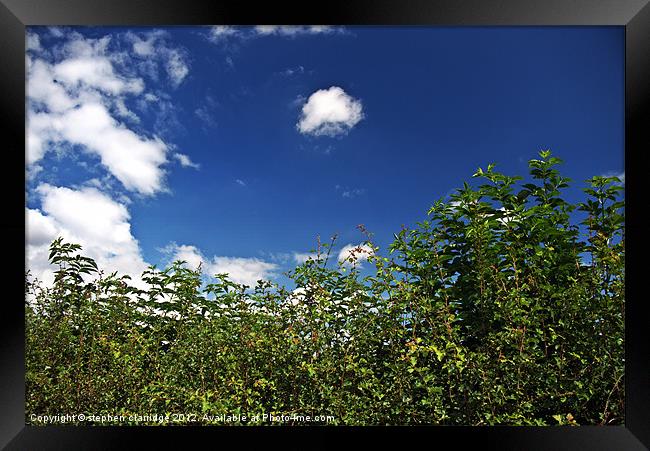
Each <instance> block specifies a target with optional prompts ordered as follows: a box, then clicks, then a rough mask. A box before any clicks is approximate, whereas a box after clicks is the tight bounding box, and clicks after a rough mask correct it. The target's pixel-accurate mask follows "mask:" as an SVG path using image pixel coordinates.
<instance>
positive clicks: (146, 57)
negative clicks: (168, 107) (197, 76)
mask: <svg viewBox="0 0 650 451" xmlns="http://www.w3.org/2000/svg"><path fill="white" fill-rule="evenodd" d="M125 37H126V39H127V40H128V41H129V42H131V43H132V48H133V53H134V54H135V56H136V57H138V58H141V61H139V63H138V65H139V67H140V68H141V69H142V70H143V71H144V72H145V73H147V74H148V76H149V77H151V78H153V79H154V80H157V79H158V73H157V72H158V67H162V68H164V70H165V72H166V73H167V76H168V77H169V80H170V81H171V83H172V86H173V87H174V88H177V87H178V86H179V85H180V84H181V83H182V82H183V80H184V79H185V77H186V76H187V75H188V74H189V65H188V63H187V60H186V58H185V56H184V55H183V52H181V51H180V50H179V49H177V48H172V47H171V46H170V45H168V43H167V42H166V41H167V37H168V33H167V32H166V31H164V30H153V31H148V32H144V33H133V32H128V33H126V35H125Z"/></svg>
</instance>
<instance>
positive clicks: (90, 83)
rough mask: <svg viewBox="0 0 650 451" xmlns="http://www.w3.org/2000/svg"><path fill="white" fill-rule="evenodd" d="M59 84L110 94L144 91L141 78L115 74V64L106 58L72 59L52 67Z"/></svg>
mask: <svg viewBox="0 0 650 451" xmlns="http://www.w3.org/2000/svg"><path fill="white" fill-rule="evenodd" d="M52 72H53V75H54V77H55V79H56V80H57V82H63V83H64V84H66V85H67V87H68V88H70V89H75V88H78V87H79V86H80V85H85V86H86V87H88V88H95V89H98V90H101V91H104V92H106V93H108V94H112V95H119V94H123V93H134V94H138V93H140V92H142V90H143V89H144V82H143V81H142V79H140V78H130V79H129V78H123V77H120V76H118V75H117V74H115V71H114V70H113V64H112V63H111V61H110V60H109V59H108V58H106V57H103V56H102V57H98V56H92V57H79V58H71V59H67V60H65V61H62V62H61V63H58V64H55V65H54V66H52Z"/></svg>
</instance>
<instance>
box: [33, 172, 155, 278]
mask: <svg viewBox="0 0 650 451" xmlns="http://www.w3.org/2000/svg"><path fill="white" fill-rule="evenodd" d="M36 193H37V194H38V196H39V197H40V200H41V204H42V207H41V209H40V210H38V209H29V208H28V209H26V224H27V226H26V237H25V238H26V244H27V249H26V251H27V252H26V253H27V267H28V269H29V270H30V272H31V274H32V275H33V276H35V277H36V278H38V279H39V280H41V281H42V282H43V283H44V284H45V285H50V284H51V283H52V282H53V280H54V270H55V269H56V268H55V267H54V266H51V265H50V264H49V263H48V248H49V245H50V243H51V242H52V240H54V239H55V238H56V237H58V236H62V237H63V238H64V240H65V241H68V242H74V243H78V244H80V245H81V246H82V247H83V250H82V252H83V254H84V255H86V256H88V257H91V258H93V259H95V261H96V262H97V264H98V265H99V267H100V268H104V269H106V270H107V271H110V272H112V271H118V273H120V274H128V275H130V276H131V277H132V278H133V282H134V284H135V285H136V286H140V287H144V284H143V282H142V281H141V280H140V279H139V276H140V275H141V273H142V271H144V270H145V269H146V267H147V263H146V262H145V261H144V260H143V258H142V255H141V252H140V248H139V245H138V242H137V240H136V239H135V238H134V237H133V235H132V234H131V225H130V223H129V220H130V215H129V212H128V210H127V208H126V206H125V205H124V204H121V203H119V202H116V201H115V200H113V199H112V198H110V197H109V196H107V195H106V194H103V193H101V192H100V191H99V190H97V189H96V188H94V187H85V188H81V189H70V188H65V187H56V186H52V185H48V184H41V185H39V186H38V188H37V189H36Z"/></svg>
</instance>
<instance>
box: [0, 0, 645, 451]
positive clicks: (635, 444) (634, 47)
mask: <svg viewBox="0 0 650 451" xmlns="http://www.w3.org/2000/svg"><path fill="white" fill-rule="evenodd" d="M648 2H649V0H572V1H568V0H545V1H542V0H537V1H535V0H489V1H488V0H409V1H402V2H398V1H396V0H356V1H351V0H349V1H346V2H339V1H329V2H318V3H311V4H310V3H308V2H301V3H296V4H293V3H289V2H286V3H284V4H281V3H277V2H265V3H262V2H260V3H259V4H255V3H252V2H249V1H245V0H239V1H236V0H217V1H215V2H207V1H201V0H184V1H182V2H180V1H177V0H140V1H134V0H111V1H102V0H0V55H2V56H1V58H0V94H1V95H0V119H1V122H0V123H1V124H2V128H3V131H4V133H3V138H4V140H3V144H4V146H3V150H4V152H3V156H4V158H5V161H6V162H7V166H6V169H5V171H4V174H3V176H2V177H0V186H1V188H2V191H0V192H2V193H3V201H4V202H3V204H4V212H3V214H1V215H0V229H1V231H2V236H3V240H2V241H1V242H2V247H3V251H4V252H3V257H4V260H3V261H4V262H8V263H9V264H7V265H5V266H6V267H5V269H4V272H3V273H2V275H3V279H4V286H5V289H6V287H11V290H10V291H9V292H7V291H4V292H3V293H0V299H2V300H3V302H2V316H1V317H2V318H3V324H2V328H1V329H0V330H1V331H0V381H1V383H0V406H2V408H1V409H0V411H1V414H0V415H1V417H2V419H1V420H0V446H1V447H4V446H6V449H15V450H22V449H79V448H81V449H114V448H117V447H118V446H124V444H125V443H126V444H127V445H128V444H129V443H130V441H131V440H133V439H138V440H143V441H144V443H146V444H147V446H148V447H153V446H159V444H160V445H167V446H169V445H170V444H173V442H172V441H170V439H169V437H170V435H169V434H173V435H174V436H175V438H176V439H179V440H189V439H191V438H195V437H199V438H201V439H206V436H205V434H209V435H210V437H209V438H208V439H209V440H210V441H209V442H208V443H212V444H214V445H217V446H219V445H221V444H223V442H222V441H221V440H222V439H223V437H225V436H227V437H228V438H229V439H235V441H236V442H235V443H236V444H237V445H236V446H245V445H247V444H248V442H249V441H250V440H251V439H252V440H255V441H261V444H263V446H264V447H267V446H269V445H271V444H273V440H278V441H277V444H278V445H280V446H282V447H283V448H286V447H289V448H292V447H293V446H299V447H304V446H314V445H316V446H323V445H330V446H341V445H345V444H348V443H352V442H351V439H352V436H354V435H357V434H363V436H364V440H371V441H373V442H376V443H378V444H382V445H393V446H404V445H405V444H406V442H405V440H408V441H409V442H411V443H413V442H412V441H413V440H414V438H413V435H412V434H414V433H416V434H417V435H418V436H420V437H418V438H421V439H424V440H425V442H424V443H425V444H428V445H427V446H436V447H437V446H439V444H440V443H441V442H440V439H445V440H446V441H447V440H451V443H453V445H452V446H454V447H457V446H461V447H463V445H467V444H470V443H471V444H478V445H479V446H481V447H482V446H485V445H488V446H490V445H495V446H496V447H498V449H526V450H543V449H553V450H564V449H566V450H579V449H589V450H636V449H647V448H650V414H649V412H650V366H649V365H648V363H649V361H650V346H649V345H648V344H649V343H650V340H648V338H647V335H646V330H645V325H646V324H647V316H646V314H645V313H646V312H645V304H646V302H647V301H646V299H645V298H644V297H642V296H640V295H639V293H640V292H641V291H640V287H641V277H642V276H641V271H642V270H643V268H644V266H645V265H643V264H638V263H639V262H643V260H642V258H643V248H644V246H643V243H644V233H643V230H644V229H645V228H647V224H642V223H641V215H640V214H637V213H636V212H640V211H642V210H643V207H644V205H643V204H642V201H643V200H644V199H642V197H641V193H642V191H641V181H642V176H641V171H643V170H644V169H645V165H644V163H645V162H644V161H643V156H644V153H645V152H646V151H647V145H648V143H649V142H650V136H649V133H648V130H649V129H650V127H648V124H649V123H650V122H649V121H648V104H649V99H650V95H649V94H650V82H648V80H650V70H649V68H650V5H648ZM199 24H239V25H254V24H255V25H257V24H350V25H357V24H363V25H444V26H526V25H535V26H554V25H564V26H567V25H579V26H588V25H599V26H602V25H612V26H622V27H625V48H626V60H625V172H626V204H627V214H626V222H627V225H626V233H627V235H628V238H627V240H628V243H632V244H631V245H629V244H628V246H626V254H627V256H626V259H627V262H626V270H627V275H626V278H627V282H626V287H627V288H626V290H627V292H626V299H627V306H626V349H625V352H626V418H625V426H607V427H598V426H586V427H579V428H571V427H542V428H538V427H536V428H533V427H490V428H473V427H414V428H371V433H367V431H368V428H361V429H363V430H361V429H360V428H348V427H324V428H323V427H311V428H310V427H300V428H292V429H290V430H287V428H280V427H278V428H263V427H254V428H221V427H209V428H196V427H165V428H144V427H128V428H125V427H62V426H46V427H43V426H26V425H25V404H24V396H25V385H24V375H25V374H24V333H25V330H24V304H23V301H22V300H21V297H22V296H24V286H23V285H22V283H23V282H22V281H23V278H24V272H23V271H24V268H18V267H15V266H16V265H15V261H17V260H18V259H19V258H20V257H19V256H20V255H22V256H23V258H24V254H25V248H24V242H23V241H22V240H21V238H20V237H21V236H23V237H24V233H25V197H24V196H25V190H24V182H25V179H24V176H25V172H24V171H25V169H24V160H23V159H22V158H23V157H24V149H25V134H24V130H25V128H24V125H25V124H24V119H25V27H26V26H29V25H125V26H131V25H133V26H136V25H143V26H151V25H159V26H167V25H199ZM21 183H22V186H21ZM14 290H15V293H14ZM21 293H22V294H21ZM280 434H281V435H282V438H281V439H280ZM419 446H421V445H419Z"/></svg>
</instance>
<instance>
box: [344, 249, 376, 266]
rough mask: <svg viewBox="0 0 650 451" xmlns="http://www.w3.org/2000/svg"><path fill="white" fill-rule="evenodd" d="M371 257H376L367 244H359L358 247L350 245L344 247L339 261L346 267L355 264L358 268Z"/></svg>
mask: <svg viewBox="0 0 650 451" xmlns="http://www.w3.org/2000/svg"><path fill="white" fill-rule="evenodd" d="M371 255H374V251H373V249H372V247H370V246H369V245H367V244H359V245H357V246H355V245H353V244H348V245H346V246H343V248H342V249H341V251H340V252H339V257H338V260H339V261H340V262H342V263H344V264H346V265H351V264H352V263H355V264H357V266H358V265H359V264H360V263H361V262H363V261H366V260H368V257H370V256H371Z"/></svg>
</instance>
